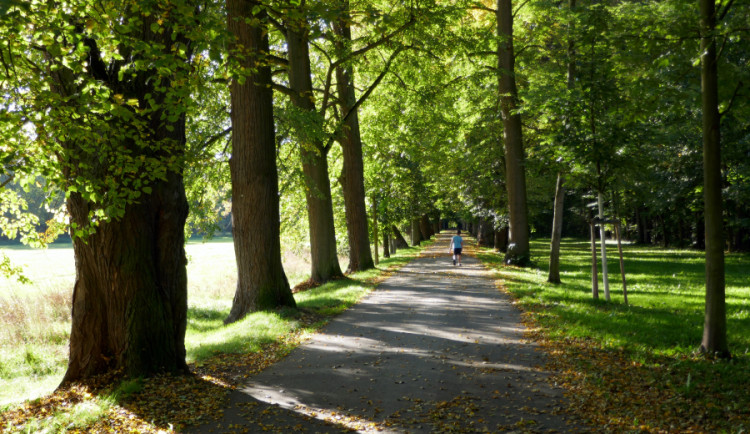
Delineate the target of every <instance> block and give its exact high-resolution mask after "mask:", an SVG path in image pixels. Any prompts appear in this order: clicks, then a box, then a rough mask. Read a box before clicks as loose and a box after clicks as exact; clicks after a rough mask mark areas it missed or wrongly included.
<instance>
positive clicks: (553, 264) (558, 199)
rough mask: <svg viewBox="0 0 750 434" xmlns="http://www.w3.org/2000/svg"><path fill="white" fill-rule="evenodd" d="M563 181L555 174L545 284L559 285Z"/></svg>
mask: <svg viewBox="0 0 750 434" xmlns="http://www.w3.org/2000/svg"><path fill="white" fill-rule="evenodd" d="M564 184H565V179H564V178H563V177H562V175H561V174H559V173H558V174H557V185H556V186H555V205H554V210H555V211H554V217H553V218H552V241H551V242H550V253H549V275H548V276H547V282H550V283H560V240H561V238H562V223H563V203H564V201H565V185H564Z"/></svg>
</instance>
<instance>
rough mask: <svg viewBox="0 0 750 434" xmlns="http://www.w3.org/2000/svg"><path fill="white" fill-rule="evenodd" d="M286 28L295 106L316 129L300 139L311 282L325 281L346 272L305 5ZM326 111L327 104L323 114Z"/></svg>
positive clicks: (293, 13) (292, 15)
mask: <svg viewBox="0 0 750 434" xmlns="http://www.w3.org/2000/svg"><path fill="white" fill-rule="evenodd" d="M303 3H304V2H303ZM285 27H286V41H287V45H288V50H289V52H288V56H289V87H290V90H291V93H292V98H291V99H292V103H293V104H294V106H295V107H296V108H297V109H298V110H300V114H301V115H302V117H303V118H305V119H307V120H308V121H309V123H308V125H307V126H306V127H307V128H312V129H313V132H312V134H311V135H310V136H308V137H304V135H302V137H299V138H300V139H301V143H300V152H301V156H302V171H303V172H304V176H305V185H306V190H305V195H306V198H307V212H308V221H309V228H310V250H311V252H310V253H311V266H312V269H311V272H310V280H311V281H313V282H325V281H328V280H331V279H335V278H338V277H342V276H343V273H342V272H341V267H340V266H339V260H338V256H337V255H336V232H335V229H334V225H333V205H332V202H331V200H332V199H331V180H330V178H329V175H328V159H327V156H328V151H329V150H330V146H331V142H329V143H324V141H323V136H322V135H321V134H320V132H319V133H317V134H316V133H315V132H314V131H315V130H318V131H321V130H322V119H321V118H322V116H321V115H320V114H318V113H317V112H316V110H315V93H314V89H313V85H312V78H311V74H312V72H311V69H310V48H309V32H310V28H309V24H308V22H307V21H306V16H305V10H304V4H302V6H301V7H300V8H299V9H292V10H291V11H289V13H288V15H287V22H286V23H285ZM325 108H326V107H325V104H324V107H323V108H322V111H323V113H325ZM308 134H309V133H308ZM365 224H366V223H365Z"/></svg>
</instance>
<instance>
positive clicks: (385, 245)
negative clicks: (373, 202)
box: [375, 224, 395, 258]
mask: <svg viewBox="0 0 750 434" xmlns="http://www.w3.org/2000/svg"><path fill="white" fill-rule="evenodd" d="M375 242H376V243H377V239H376V241H375ZM389 247H390V236H389V235H388V226H387V225H385V224H384V225H383V257H384V258H390V257H391V251H390V248H389ZM394 253H395V252H394Z"/></svg>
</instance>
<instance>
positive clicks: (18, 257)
mask: <svg viewBox="0 0 750 434" xmlns="http://www.w3.org/2000/svg"><path fill="white" fill-rule="evenodd" d="M2 250H3V252H5V253H6V254H7V255H8V256H9V257H10V258H11V260H12V261H13V264H14V265H22V266H23V267H24V274H25V275H26V277H28V278H29V279H31V281H32V283H31V284H26V285H24V284H20V283H18V282H16V281H15V280H13V279H6V278H3V277H0V407H2V406H3V405H6V404H9V403H13V402H18V401H21V400H25V399H30V398H34V397H37V396H40V395H43V394H46V393H49V392H50V391H52V390H53V389H54V388H55V387H56V386H57V385H58V383H59V382H60V380H61V379H62V376H63V374H64V373H65V367H66V363H67V357H68V355H67V352H68V339H69V336H70V309H71V299H72V289H73V283H74V280H75V268H74V261H73V250H72V247H71V245H70V244H53V245H52V246H50V247H49V248H48V249H45V250H38V249H29V248H25V247H20V246H17V247H14V246H3V247H2ZM186 252H187V256H188V300H189V312H188V318H189V319H188V331H187V336H186V347H187V350H188V358H189V361H195V360H198V359H200V358H201V357H208V356H210V355H212V354H215V353H217V352H221V351H243V349H244V350H247V349H253V348H257V346H258V345H259V344H260V343H262V342H265V341H267V340H268V339H271V338H272V337H273V336H276V334H278V333H281V331H282V328H284V327H285V326H284V325H279V324H278V323H276V324H275V325H274V321H272V320H271V319H270V318H268V317H267V316H268V315H270V314H268V315H266V317H263V316H262V315H258V316H256V317H254V319H252V320H251V321H252V322H253V324H247V323H245V322H240V323H238V324H235V325H233V326H230V327H223V325H222V320H223V319H224V318H225V317H226V315H227V314H228V313H229V309H230V307H231V304H232V298H233V296H234V291H235V285H236V271H237V268H236V265H235V259H234V247H233V244H232V242H231V239H229V238H217V239H214V240H211V241H210V242H207V243H203V242H192V241H191V242H189V243H188V244H187V246H186ZM346 261H347V260H346V259H345V258H341V266H342V268H345V267H346V264H347V262H346ZM283 262H284V267H285V271H286V273H287V277H288V279H289V282H290V284H291V285H292V286H294V285H296V284H297V283H300V282H302V281H303V280H305V279H306V277H307V276H308V275H309V267H310V264H309V262H307V261H306V260H305V259H303V258H300V257H298V256H295V255H292V254H287V255H285V256H284V258H283ZM248 325H250V326H252V327H253V328H254V329H256V330H258V332H259V336H260V335H262V336H261V337H259V338H258V339H257V340H256V341H251V342H249V343H243V344H239V343H238V342H239V340H237V339H232V338H231V337H232V336H236V335H237V333H238V331H237V329H238V328H240V327H247V326H248Z"/></svg>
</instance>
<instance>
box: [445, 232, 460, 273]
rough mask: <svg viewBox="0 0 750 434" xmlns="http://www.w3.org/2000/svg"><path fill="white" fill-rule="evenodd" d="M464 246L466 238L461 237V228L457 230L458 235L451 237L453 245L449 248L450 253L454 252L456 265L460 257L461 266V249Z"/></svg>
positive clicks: (454, 263)
mask: <svg viewBox="0 0 750 434" xmlns="http://www.w3.org/2000/svg"><path fill="white" fill-rule="evenodd" d="M463 247H464V239H463V238H461V229H459V230H457V231H456V235H454V236H453V238H451V245H450V247H449V248H448V253H450V252H453V265H456V259H458V266H459V267H460V266H461V250H463Z"/></svg>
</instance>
